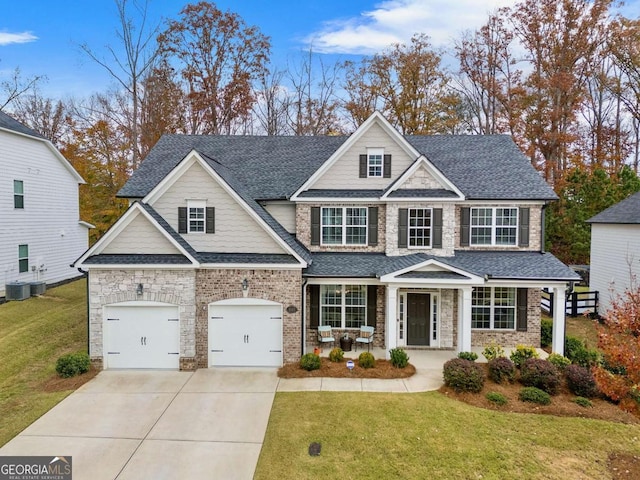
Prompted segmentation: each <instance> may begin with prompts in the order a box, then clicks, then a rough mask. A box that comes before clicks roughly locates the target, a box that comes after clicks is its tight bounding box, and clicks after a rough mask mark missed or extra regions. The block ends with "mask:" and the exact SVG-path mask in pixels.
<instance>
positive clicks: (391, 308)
mask: <svg viewBox="0 0 640 480" xmlns="http://www.w3.org/2000/svg"><path fill="white" fill-rule="evenodd" d="M386 303H387V310H386V312H385V313H386V315H385V317H386V322H385V333H384V345H385V350H386V354H385V357H386V358H387V360H389V358H390V357H389V350H391V349H392V348H396V346H397V345H398V340H397V339H398V333H397V330H398V287H391V286H387V302H386Z"/></svg>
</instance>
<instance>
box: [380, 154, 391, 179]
mask: <svg viewBox="0 0 640 480" xmlns="http://www.w3.org/2000/svg"><path fill="white" fill-rule="evenodd" d="M382 171H383V176H384V178H391V154H385V156H384V168H383V170H382Z"/></svg>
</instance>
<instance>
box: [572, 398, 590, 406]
mask: <svg viewBox="0 0 640 480" xmlns="http://www.w3.org/2000/svg"><path fill="white" fill-rule="evenodd" d="M573 403H577V404H578V405H580V406H581V407H584V408H590V407H593V403H591V400H589V399H588V398H584V397H576V398H575V400H573Z"/></svg>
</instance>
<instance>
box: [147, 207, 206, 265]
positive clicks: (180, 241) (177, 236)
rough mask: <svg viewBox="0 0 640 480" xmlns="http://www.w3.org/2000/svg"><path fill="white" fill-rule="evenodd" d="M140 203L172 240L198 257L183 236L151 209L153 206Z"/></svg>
mask: <svg viewBox="0 0 640 480" xmlns="http://www.w3.org/2000/svg"><path fill="white" fill-rule="evenodd" d="M139 203H140V206H141V207H142V208H144V209H145V210H146V211H147V212H148V213H149V215H151V216H152V217H153V219H154V220H155V221H157V222H158V224H160V226H161V227H162V228H164V230H165V231H166V232H167V233H168V234H169V235H170V236H171V238H173V239H174V240H175V241H176V242H177V243H178V244H179V245H180V246H181V247H182V248H184V249H185V250H186V251H187V252H188V253H189V255H191V256H192V257H194V258H196V257H197V253H196V251H195V250H194V248H193V247H192V246H191V245H190V244H189V243H188V242H187V241H186V240H185V239H184V238H182V235H180V234H179V233H178V232H176V231H175V230H174V229H173V228H172V227H171V225H169V223H168V222H167V221H166V220H165V219H164V218H163V217H162V216H161V215H160V214H159V213H158V212H156V211H155V210H154V209H153V207H151V205H148V204H146V203H143V202H139Z"/></svg>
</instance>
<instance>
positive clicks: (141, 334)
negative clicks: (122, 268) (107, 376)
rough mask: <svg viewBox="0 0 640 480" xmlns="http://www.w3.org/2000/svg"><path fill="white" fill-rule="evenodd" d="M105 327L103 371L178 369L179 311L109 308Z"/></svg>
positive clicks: (164, 307) (170, 308) (146, 307)
mask: <svg viewBox="0 0 640 480" xmlns="http://www.w3.org/2000/svg"><path fill="white" fill-rule="evenodd" d="M104 327H105V328H104V335H105V351H104V356H105V361H106V368H172V369H173V368H179V366H180V320H179V317H178V307H176V306H173V305H171V306H168V305H162V306H158V305H149V304H140V305H136V302H130V303H128V304H127V305H117V306H116V305H113V306H109V307H106V308H105V319H104Z"/></svg>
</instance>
